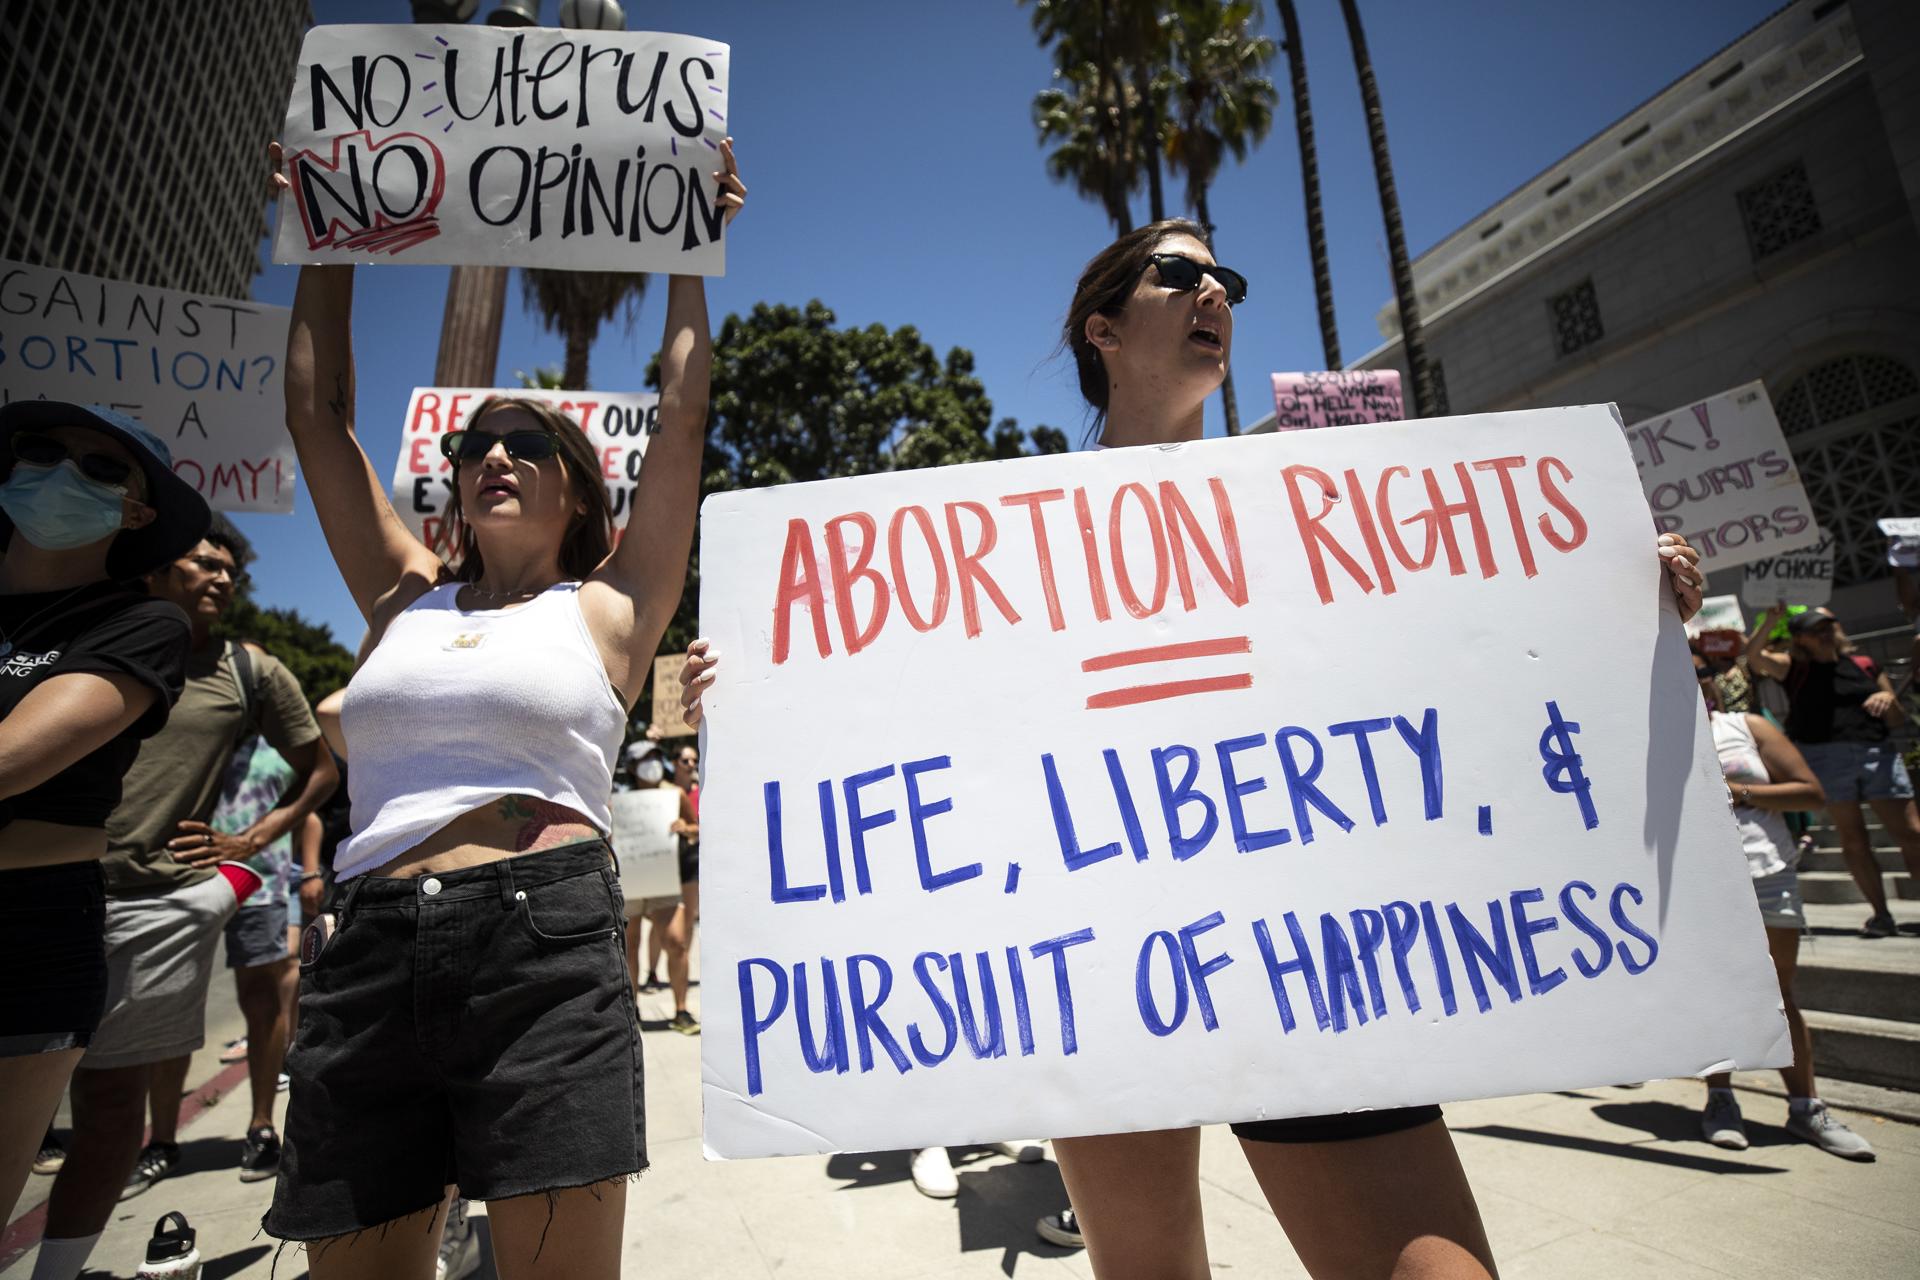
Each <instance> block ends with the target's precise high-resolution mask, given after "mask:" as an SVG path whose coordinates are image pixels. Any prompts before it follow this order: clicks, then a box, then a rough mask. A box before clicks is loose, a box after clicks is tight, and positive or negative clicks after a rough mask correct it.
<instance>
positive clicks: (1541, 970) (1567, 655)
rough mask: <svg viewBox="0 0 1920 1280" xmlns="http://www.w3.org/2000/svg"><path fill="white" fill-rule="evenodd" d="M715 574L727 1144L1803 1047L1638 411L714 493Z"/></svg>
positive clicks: (718, 980)
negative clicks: (1627, 428)
mask: <svg viewBox="0 0 1920 1280" xmlns="http://www.w3.org/2000/svg"><path fill="white" fill-rule="evenodd" d="M700 554H701V570H702V583H701V588H702V589H701V609H700V617H701V622H702V626H703V628H704V629H705V630H706V633H707V635H708V636H709V637H711V639H712V641H713V646H714V649H715V650H716V651H717V652H719V653H720V654H722V655H723V657H722V660H721V662H720V664H719V666H718V668H717V669H716V676H717V680H716V683H715V684H714V685H713V686H712V688H711V689H710V691H709V692H708V693H707V695H706V697H705V703H704V705H705V713H706V714H705V725H704V727H705V732H706V743H705V746H706V751H705V756H704V764H705V780H706V791H705V793H704V794H705V803H704V804H703V811H704V824H703V835H704V837H705V838H706V840H707V842H708V843H710V844H712V845H713V846H714V847H716V848H723V849H726V850H727V851H728V856H727V857H724V858H714V859H710V860H709V862H708V865H707V867H706V868H705V875H704V876H703V878H702V884H703V890H704V909H705V922H704V930H705V931H704V934H703V943H702V945H703V947H704V965H705V970H704V971H705V972H706V974H707V975H708V977H707V983H708V985H707V991H708V1002H707V1004H706V1005H705V1007H704V1009H703V1011H702V1012H703V1017H704V1018H705V1034H704V1037H703V1042H702V1052H703V1084H704V1090H705V1121H706V1130H705V1136H706V1144H707V1148H708V1150H709V1152H710V1153H712V1154H714V1155H716V1156H720V1157H739V1156H761V1155H776V1154H795V1153H801V1152H822V1151H833V1150H886V1149H897V1148H913V1147H922V1146H933V1145H940V1144H949V1143H967V1142H978V1141H988V1140H993V1139H995V1138H997V1137H1002V1136H1004V1135H1006V1134H1009V1133H1014V1134H1018V1133H1045V1134H1051V1135H1076V1134H1092V1133H1111V1132H1121V1131H1131V1130H1145V1129H1158V1128H1166V1127H1173V1126H1183V1125H1191V1124H1196V1123H1205V1122H1214V1121H1236V1120H1250V1119H1255V1118H1261V1117H1278V1116H1292V1115H1317V1114H1327V1113H1332V1112H1340V1111H1346V1110H1351V1109H1356V1108H1378V1107H1397V1106H1407V1105H1413V1104H1418V1103H1427V1102H1435V1101H1446V1100H1452V1099H1461V1098H1469V1097H1482V1096H1489V1095H1500V1094H1512V1093H1525V1092H1531V1091H1535V1090H1542V1089H1559V1088H1571V1087H1579V1086H1584V1085H1595V1084H1602V1083H1607V1082H1612V1081H1618V1080H1640V1079H1653V1078H1659V1077H1663V1076H1670V1075H1685V1074H1693V1073H1697V1072H1702V1071H1714V1070H1724V1069H1726V1068H1727V1067H1728V1066H1730V1065H1738V1066H1762V1065H1778V1064H1782V1063H1785V1062H1786V1061H1787V1060H1788V1059H1789V1057H1790V1048H1789V1044H1788V1040H1787V1033H1786V1027H1785V1023H1784V1022H1783V1020H1782V1018H1781V1015H1780V1011H1779V989H1778V983H1777V980H1776V978H1775V976H1774V972H1773V968H1772V965H1771V963H1770V961H1769V960H1768V958H1767V952H1766V947H1765V942H1764V938H1763V930H1762V928H1761V923H1760V919H1759V916H1758V913H1757V912H1756V911H1755V910H1754V905H1753V890H1752V886H1751V884H1750V882H1749V880H1748V876H1747V867H1746V861H1745V858H1744V856H1743V855H1742V853H1741V850H1740V841H1739V836H1738V833H1737V830H1736V828H1735V826H1734V824H1733V820H1732V818H1731V816H1730V814H1729V812H1728V809H1727V804H1726V786H1725V783H1724V782H1723V781H1722V780H1721V773H1720V765H1719V761H1718V758H1717V756H1716V754H1715V752H1714V748H1713V743H1712V739H1711V735H1710V733H1709V730H1708V727H1707V723H1706V719H1705V713H1704V708H1703V705H1702V702H1701V699H1700V697H1699V694H1698V691H1697V689H1696V687H1695V681H1694V677H1693V670H1692V665H1691V662H1690V660H1689V656H1688V654H1687V649H1686V640H1685V636H1684V634H1683V631H1682V628H1681V626H1680V624H1679V620H1678V617H1677V615H1676V610H1675V607H1674V604H1673V600H1672V593H1671V589H1670V588H1669V586H1668V585H1667V583H1666V575H1665V573H1664V571H1663V569H1662V567H1661V565H1660V562H1659V560H1658V557H1657V555H1656V554H1655V544H1654V533H1653V531H1652V529H1650V528H1649V526H1648V522H1647V511H1646V501H1645V498H1644V497H1643V495H1642V492H1641V490H1640V487H1639V484H1638V481H1637V478H1636V476H1635V473H1634V467H1633V461H1632V458H1631V456H1630V454H1629V452H1628V450H1627V449H1626V448H1625V447H1624V445H1623V441H1622V438H1621V433H1620V429H1619V425H1618V419H1617V417H1616V416H1615V414H1614V412H1613V411H1612V409H1611V407H1609V406H1597V407H1587V408H1577V409H1552V410H1538V411H1533V412H1526V413H1509V414H1497V415H1484V416H1476V417H1463V418H1452V419H1447V420H1445V421H1442V422H1433V421H1428V422H1421V423H1417V424H1411V423H1409V424H1401V423H1392V424H1384V425H1375V426H1363V427H1355V428H1352V429H1348V430H1341V431H1326V432H1304V433H1302V432H1296V433H1281V434H1277V435H1259V436H1242V437H1239V438H1237V439H1226V440H1213V441H1204V442H1197V443H1193V444H1187V445H1182V446H1177V447H1160V448H1137V449H1114V450H1107V451H1105V452H1101V453H1093V454H1077V455H1067V456H1055V457H1047V458H1032V459H1023V460H1019V461H1010V462H995V463H984V464H976V465H971V466H961V467H941V468H933V469H928V470H924V471H908V472H897V473H891V474H886V475H878V476H870V477H861V478H858V479H848V480H832V481H825V482H821V483H813V484H801V485H791V486H784V487H779V488H772V489H758V490H745V491H738V492H731V493H722V494H716V495H714V496H712V497H710V498H708V499H707V500H706V503H705V505H704V508H703V514H702V526H701V552H700ZM1571 618H1578V619H1581V620H1582V622H1581V623H1580V625H1577V626H1570V625H1568V620H1569V619H1571ZM1433 636H1444V637H1445V640H1444V643H1425V642H1418V641H1417V640H1416V638H1417V637H1429V638H1431V637H1433Z"/></svg>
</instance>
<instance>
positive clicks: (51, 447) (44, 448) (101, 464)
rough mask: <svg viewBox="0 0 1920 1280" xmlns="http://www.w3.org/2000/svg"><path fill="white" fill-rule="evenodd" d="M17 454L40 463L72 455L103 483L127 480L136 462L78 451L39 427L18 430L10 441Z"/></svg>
mask: <svg viewBox="0 0 1920 1280" xmlns="http://www.w3.org/2000/svg"><path fill="white" fill-rule="evenodd" d="M9 443H10V444H11V445H12V448H13V456H14V457H16V458H18V459H19V460H20V461H22V462H25V463H28V464H30V465H32V466H36V467H57V466H59V465H60V464H61V463H63V462H65V461H66V460H67V459H68V458H71V459H73V461H74V463H75V464H76V465H77V466H78V467H79V468H80V474H81V475H83V476H85V477H86V478H87V479H89V480H98V481H99V482H100V483H101V484H115V485H118V484H125V483H126V482H127V477H129V476H131V475H132V474H133V469H134V464H133V463H131V462H128V461H127V460H126V459H125V458H116V457H114V456H113V455H112V454H110V453H92V452H89V453H75V452H74V451H73V450H72V449H70V448H68V447H67V446H66V445H65V444H62V443H61V442H60V441H58V440H55V439H54V438H53V437H52V436H43V435H41V434H40V433H39V432H37V431H16V432H14V435H13V439H12V440H11V441H10V442H9Z"/></svg>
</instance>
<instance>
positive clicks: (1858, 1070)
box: [1742, 871, 1920, 1116]
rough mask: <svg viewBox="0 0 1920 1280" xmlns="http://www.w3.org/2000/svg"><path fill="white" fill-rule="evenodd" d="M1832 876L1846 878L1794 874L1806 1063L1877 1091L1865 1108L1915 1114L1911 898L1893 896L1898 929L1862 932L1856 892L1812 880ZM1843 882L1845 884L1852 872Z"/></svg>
mask: <svg viewBox="0 0 1920 1280" xmlns="http://www.w3.org/2000/svg"><path fill="white" fill-rule="evenodd" d="M1835 879H1838V880H1846V873H1845V872H1831V871H1830V872H1817V871H1816V872H1804V873H1802V875H1801V877H1800V888H1801V893H1802V894H1803V895H1804V896H1805V897H1806V900H1807V926H1808V928H1807V932H1806V933H1805V934H1804V935H1803V936H1802V938H1801V941H1800V958H1799V963H1798V965H1797V966H1796V969H1795V973H1794V998H1795V999H1796V1000H1797V1001H1798V1003H1799V1005H1800V1008H1801V1011H1802V1012H1803V1013H1804V1014H1805V1016H1806V1019H1807V1027H1808V1030H1810V1031H1811V1032H1812V1033H1813V1060H1814V1066H1815V1068H1816V1069H1817V1070H1818V1072H1819V1074H1820V1076H1821V1077H1823V1078H1828V1077H1830V1078H1832V1079H1835V1080H1844V1081H1848V1082H1851V1083H1852V1084H1854V1085H1855V1086H1857V1087H1858V1089H1860V1090H1863V1091H1865V1096H1866V1097H1868V1098H1870V1099H1877V1101H1873V1102H1872V1103H1871V1105H1864V1104H1863V1105H1864V1109H1867V1110H1871V1111H1874V1112H1875V1113H1877V1114H1882V1115H1896V1116H1910V1115H1920V902H1915V901H1913V900H1911V899H1909V898H1905V897H1896V898H1892V899H1891V900H1890V901H1889V904H1888V905H1889V907H1890V909H1891V910H1892V912H1893V918H1894V923H1895V925H1896V926H1897V928H1898V932H1896V933H1895V934H1894V936H1893V937H1891V938H1864V937H1862V936H1860V926H1861V925H1862V924H1863V923H1865V921H1866V918H1867V911H1866V907H1865V905H1864V904H1862V903H1861V901H1860V898H1859V894H1858V892H1857V891H1855V892H1853V893H1852V895H1851V896H1850V897H1849V896H1847V895H1843V894H1840V893H1838V892H1827V891H1826V890H1823V889H1821V888H1819V886H1821V885H1830V884H1832V883H1833V882H1834V880H1835ZM1905 879H1906V877H1904V876H1902V877H1901V880H1902V881H1904V880H1905ZM1845 887H1846V888H1847V889H1849V890H1851V889H1852V888H1853V886H1852V883H1851V881H1848V882H1847V884H1846V886H1845ZM1888 888H1889V890H1891V889H1892V888H1893V882H1892V881H1891V880H1890V881H1889V882H1888ZM1742 1083H1743V1085H1744V1084H1745V1083H1746V1082H1745V1081H1743V1082H1742ZM1876 1091H1877V1092H1876ZM1887 1091H1893V1092H1891V1093H1889V1092H1887Z"/></svg>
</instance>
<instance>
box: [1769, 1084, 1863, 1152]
mask: <svg viewBox="0 0 1920 1280" xmlns="http://www.w3.org/2000/svg"><path fill="white" fill-rule="evenodd" d="M1787 1132H1788V1133H1790V1134H1792V1135H1793V1136H1794V1137H1796V1138H1805V1139H1806V1140H1807V1141H1808V1142H1811V1143H1812V1144H1813V1145H1814V1146H1816V1147H1818V1148H1820V1149H1821V1150H1822V1151H1825V1152H1827V1153H1828V1154H1829V1155H1836V1156H1839V1157H1840V1158H1841V1159H1842V1160H1872V1159H1874V1158H1875V1157H1874V1154H1873V1148H1872V1147H1871V1146H1869V1145H1868V1144H1867V1140H1866V1139H1865V1138H1863V1137H1861V1136H1860V1135H1859V1134H1857V1133H1855V1132H1854V1131H1853V1130H1851V1129H1849V1128H1847V1126H1846V1125H1844V1124H1842V1123H1841V1122H1840V1119H1839V1117H1837V1116H1835V1115H1834V1114H1833V1112H1831V1111H1829V1110H1827V1104H1826V1103H1824V1102H1821V1101H1819V1100H1817V1099H1816V1100H1815V1101H1814V1104H1813V1105H1812V1106H1811V1107H1808V1108H1807V1109H1806V1110H1805V1111H1791V1110H1790V1111H1788V1112H1787Z"/></svg>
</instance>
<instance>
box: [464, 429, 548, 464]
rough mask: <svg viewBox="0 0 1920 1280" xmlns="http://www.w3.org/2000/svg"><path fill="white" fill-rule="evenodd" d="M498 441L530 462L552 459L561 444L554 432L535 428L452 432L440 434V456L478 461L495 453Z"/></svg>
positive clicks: (512, 455) (510, 452) (517, 455)
mask: <svg viewBox="0 0 1920 1280" xmlns="http://www.w3.org/2000/svg"><path fill="white" fill-rule="evenodd" d="M496 444H503V445H505V446H506V447H507V456H508V457H509V458H524V459H525V460H526V461H528V462H542V461H544V460H546V459H548V458H551V457H552V456H553V455H554V451H555V450H556V449H557V448H558V447H559V446H558V445H557V444H555V442H554V439H553V432H551V431H541V430H538V429H535V428H528V429H527V430H524V431H508V432H504V433H502V434H498V435H496V434H495V433H493V432H491V431H449V432H447V434H445V435H443V436H441V437H440V455H441V456H442V457H444V458H451V459H452V460H453V461H455V462H478V461H480V459H482V458H484V457H486V456H487V455H488V454H489V453H491V452H493V446H494V445H496Z"/></svg>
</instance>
